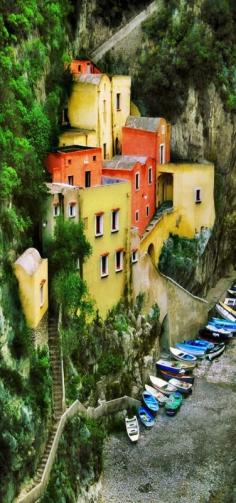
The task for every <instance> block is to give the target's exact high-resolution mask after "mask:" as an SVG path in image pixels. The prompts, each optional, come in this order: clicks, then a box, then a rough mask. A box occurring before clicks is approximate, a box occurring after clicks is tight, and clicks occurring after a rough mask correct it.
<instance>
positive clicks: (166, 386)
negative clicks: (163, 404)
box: [149, 376, 177, 395]
mask: <svg viewBox="0 0 236 503" xmlns="http://www.w3.org/2000/svg"><path fill="white" fill-rule="evenodd" d="M149 377H150V381H151V383H152V385H153V386H154V388H156V389H157V390H158V391H160V392H161V393H164V395H170V393H173V391H176V390H177V388H176V387H175V386H173V385H172V384H170V383H168V382H166V381H165V380H164V379H160V377H156V376H149Z"/></svg>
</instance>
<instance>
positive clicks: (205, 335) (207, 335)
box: [198, 325, 233, 342]
mask: <svg viewBox="0 0 236 503" xmlns="http://www.w3.org/2000/svg"><path fill="white" fill-rule="evenodd" d="M198 334H199V337H201V338H202V339H204V340H207V341H208V340H209V341H215V342H218V341H227V340H229V339H232V337H233V334H232V332H223V333H222V332H218V331H217V329H216V330H215V331H214V330H209V329H208V325H207V326H206V327H205V328H201V329H200V330H199V332H198Z"/></svg>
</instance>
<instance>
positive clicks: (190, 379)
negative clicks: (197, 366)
mask: <svg viewBox="0 0 236 503" xmlns="http://www.w3.org/2000/svg"><path fill="white" fill-rule="evenodd" d="M160 374H161V376H162V377H163V379H166V380H167V381H169V380H170V379H172V378H173V377H174V376H176V374H172V373H171V372H167V371H165V370H160ZM177 379H179V380H180V381H183V382H188V383H190V384H193V383H194V377H193V376H191V375H185V374H181V375H180V374H178V375H177Z"/></svg>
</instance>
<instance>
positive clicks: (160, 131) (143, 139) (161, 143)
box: [122, 116, 170, 164]
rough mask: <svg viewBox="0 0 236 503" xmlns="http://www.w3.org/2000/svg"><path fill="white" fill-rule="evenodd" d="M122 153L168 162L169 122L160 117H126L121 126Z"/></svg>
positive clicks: (160, 162)
mask: <svg viewBox="0 0 236 503" xmlns="http://www.w3.org/2000/svg"><path fill="white" fill-rule="evenodd" d="M122 154H123V155H140V156H148V157H151V158H152V159H155V161H156V163H157V164H165V163H167V162H170V124H168V123H167V121H166V120H165V119H163V118H162V117H134V116H133V117H132V116H130V117H128V119H127V120H126V123H125V126H124V127H123V128H122Z"/></svg>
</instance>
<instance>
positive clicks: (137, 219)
mask: <svg viewBox="0 0 236 503" xmlns="http://www.w3.org/2000/svg"><path fill="white" fill-rule="evenodd" d="M137 217H138V218H137ZM135 222H139V210H136V211H135Z"/></svg>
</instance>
